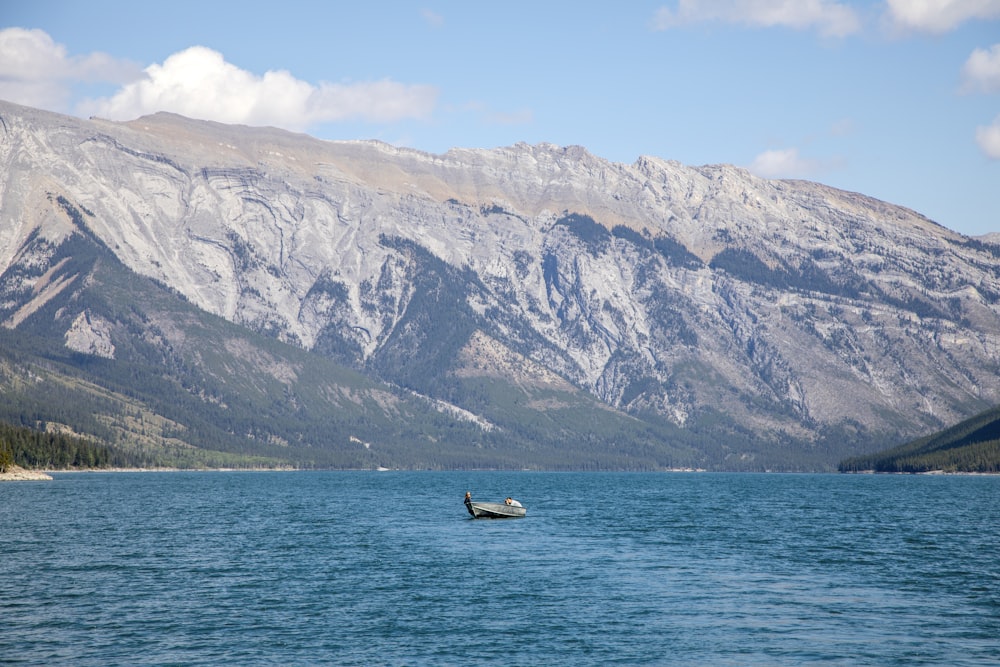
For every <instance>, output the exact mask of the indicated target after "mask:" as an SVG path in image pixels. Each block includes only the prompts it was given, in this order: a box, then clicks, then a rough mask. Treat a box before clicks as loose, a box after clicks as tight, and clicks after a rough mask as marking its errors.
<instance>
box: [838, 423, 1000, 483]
mask: <svg viewBox="0 0 1000 667" xmlns="http://www.w3.org/2000/svg"><path fill="white" fill-rule="evenodd" d="M838 468H839V469H840V471H841V472H897V473H898V472H905V473H923V472H934V471H943V472H953V473H954V472H970V473H994V474H995V473H1000V408H993V409H992V410H987V411H985V412H983V413H981V414H978V415H976V416H975V417H970V418H969V419H966V420H964V421H962V422H960V423H958V424H955V425H954V426H952V427H950V428H947V429H944V430H942V431H939V432H938V433H934V434H931V435H928V436H924V437H923V438H918V439H916V440H914V441H912V442H908V443H906V444H903V445H900V446H898V447H893V448H892V449H889V450H886V451H882V452H876V453H874V454H866V455H862V456H855V457H852V458H849V459H846V460H844V461H841V462H840V465H839V466H838Z"/></svg>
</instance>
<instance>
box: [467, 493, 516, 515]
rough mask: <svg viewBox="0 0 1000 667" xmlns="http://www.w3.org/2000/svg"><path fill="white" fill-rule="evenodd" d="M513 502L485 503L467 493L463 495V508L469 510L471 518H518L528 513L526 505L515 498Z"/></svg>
mask: <svg viewBox="0 0 1000 667" xmlns="http://www.w3.org/2000/svg"><path fill="white" fill-rule="evenodd" d="M514 503H516V504H510V505H508V504H507V503H505V502H503V503H485V502H480V501H478V500H473V499H472V498H471V496H470V495H469V494H466V496H465V509H467V510H469V514H471V515H472V518H473V519H519V518H521V517H523V516H524V515H525V514H527V513H528V508H527V507H523V506H522V505H521V504H520V503H518V502H517V501H516V500H515V501H514Z"/></svg>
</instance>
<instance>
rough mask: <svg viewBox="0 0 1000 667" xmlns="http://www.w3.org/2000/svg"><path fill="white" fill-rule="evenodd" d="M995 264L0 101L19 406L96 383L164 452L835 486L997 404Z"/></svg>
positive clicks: (597, 182)
mask: <svg viewBox="0 0 1000 667" xmlns="http://www.w3.org/2000/svg"><path fill="white" fill-rule="evenodd" d="M998 256H1000V247H998V246H995V245H992V244H990V243H988V242H986V241H985V240H983V239H972V238H967V237H964V236H962V235H960V234H957V233H955V232H952V231H950V230H948V229H947V228H946V227H944V226H941V225H939V224H936V223H934V222H932V221H929V220H927V219H925V218H923V217H922V216H920V215H919V214H917V213H915V212H913V211H909V210H907V209H904V208H900V207H897V206H893V205H891V204H887V203H885V202H880V201H877V200H873V199H870V198H867V197H864V196H862V195H858V194H854V193H848V192H843V191H838V190H834V189H832V188H829V187H826V186H823V185H820V184H816V183H809V182H802V181H768V180H762V179H759V178H755V177H753V176H752V175H750V174H749V173H747V172H746V171H743V170H740V169H736V168H733V167H728V166H705V167H687V166H683V165H680V164H678V163H675V162H668V161H664V160H661V159H658V158H652V157H642V158H640V159H638V160H637V161H636V162H635V163H634V164H632V165H624V164H618V163H611V162H608V161H605V160H602V159H600V158H598V157H595V156H593V155H590V154H589V153H587V151H586V150H584V149H582V148H579V147H568V148H561V147H556V146H551V145H538V146H528V145H517V146H512V147H509V148H503V149H496V150H466V149H461V150H459V149H456V150H453V151H450V152H448V153H446V154H444V155H429V154H425V153H420V152H418V151H412V150H406V149H400V148H395V147H392V146H387V145H385V144H380V143H376V142H327V141H319V140H316V139H312V138H310V137H307V136H304V135H296V134H291V133H287V132H283V131H278V130H274V129H267V128H247V127H237V126H226V125H220V124H216V123H208V122H199V121H193V120H189V119H185V118H182V117H179V116H174V115H170V114H157V115H155V116H151V117H146V118H141V119H139V120H136V121H133V122H130V123H111V122H107V121H101V120H96V119H95V120H89V121H86V120H80V119H75V118H69V117H65V116H59V115H56V114H50V113H46V112H41V111H37V110H33V109H28V108H25V107H19V106H16V105H12V104H7V103H0V297H2V299H0V321H2V322H3V324H4V333H3V337H4V346H3V348H2V350H3V352H4V354H6V355H7V356H8V357H9V359H8V361H7V362H6V366H5V368H6V369H8V373H7V375H6V377H7V378H8V380H7V384H6V385H5V386H6V387H7V388H9V390H12V391H13V392H14V393H13V394H11V395H16V396H22V395H26V394H24V392H26V391H27V389H26V387H28V386H30V385H27V384H24V383H23V382H22V381H21V378H23V377H24V375H25V374H28V375H31V374H32V373H34V374H40V373H42V371H45V370H46V369H51V370H52V371H53V372H57V373H59V374H60V377H62V376H65V375H69V376H72V377H74V378H76V380H74V382H71V383H69V385H70V386H71V389H72V391H74V392H76V391H77V390H79V388H80V386H83V385H79V386H78V385H77V384H75V383H76V382H80V383H84V384H86V383H91V384H94V385H95V386H97V387H101V388H106V387H109V386H110V387H111V388H110V390H111V391H112V392H113V393H114V396H115V399H114V400H119V398H118V397H119V396H129V397H130V398H131V400H138V401H139V403H140V404H141V405H142V408H141V410H150V409H151V410H152V411H153V412H155V413H156V414H157V415H159V416H160V417H162V418H164V419H166V421H164V422H163V423H164V424H170V426H169V427H168V428H166V427H164V428H161V429H160V431H159V432H161V433H165V434H167V436H168V437H169V438H170V441H169V442H170V443H172V445H176V447H177V448H179V449H177V451H178V452H180V451H183V450H184V448H186V447H192V446H193V447H195V448H198V449H205V448H212V447H215V448H216V449H218V450H219V451H227V452H235V451H240V452H244V453H246V454H248V455H253V456H258V455H259V456H263V457H265V458H267V459H268V460H296V461H313V462H315V464H316V465H347V466H355V465H360V466H368V465H389V466H392V465H403V466H424V465H429V466H455V465H484V466H488V465H502V466H514V467H532V466H542V467H549V466H556V467H616V466H625V467H652V468H657V467H670V466H694V467H720V468H728V469H747V468H749V469H764V468H783V469H816V468H824V467H832V466H835V465H836V462H837V461H839V460H840V459H842V458H843V457H845V456H848V455H851V454H855V453H859V452H862V451H871V450H872V449H876V448H878V447H881V446H885V445H889V444H893V443H897V442H901V441H905V440H908V439H911V438H913V437H916V436H919V435H922V434H925V433H928V432H932V431H934V430H937V429H940V428H942V427H944V426H946V425H947V424H951V423H955V422H956V421H959V420H961V419H964V418H966V417H969V416H971V415H974V414H976V413H978V412H980V411H982V410H983V409H986V408H988V407H991V406H993V405H995V404H997V403H1000V373H998V363H997V362H998V350H1000V346H998V341H1000V338H998V332H1000V326H998V325H1000V318H998V314H1000V261H998ZM168 301H169V304H170V305H169V306H167V305H163V304H166V303H167V302H168ZM150 303H156V304H161V305H159V306H157V307H155V308H150V307H149V306H148V304H150ZM208 322H211V324H208ZM233 341H240V342H238V343H234V342H233ZM42 348H44V349H42ZM140 359H141V361H138V360H140ZM136 364H138V366H136ZM38 369H41V370H38ZM126 369H127V370H126ZM129 377H131V379H129ZM11 378H18V379H17V380H16V381H15V380H13V379H11ZM346 378H350V380H348V379H346ZM62 382H63V385H66V384H67V383H66V381H62ZM345 383H346V384H352V383H357V387H358V389H356V390H354V389H352V390H348V389H345V388H344V385H345ZM111 385H113V386H111ZM87 386H88V390H87V391H86V392H83V393H81V394H80V395H87V396H90V397H91V398H88V399H87V400H92V401H96V400H98V399H97V398H95V397H96V396H99V395H100V391H98V390H97V389H93V390H91V389H90V388H89V385H87ZM352 386H353V384H352ZM361 387H364V389H361ZM88 392H89V393H88ZM150 392H153V393H154V394H155V395H157V396H160V397H161V398H160V399H158V400H162V405H163V406H169V407H170V408H171V409H174V410H175V411H174V413H172V414H173V416H172V417H168V416H167V415H166V414H165V413H166V408H163V407H154V406H153V404H152V402H153V400H154V399H153V397H152V395H150ZM355 392H360V393H361V394H364V393H365V392H370V395H371V396H378V397H381V398H374V397H373V398H371V399H370V401H369V400H368V399H360V398H358V396H359V394H358V393H355ZM366 395H368V394H366ZM388 395H391V396H392V400H391V401H389V400H388V399H386V400H383V399H385V397H386V396H388ZM307 397H308V398H307ZM36 398H37V397H36ZM101 400H103V399H101ZM314 401H315V402H314ZM395 401H401V402H402V403H401V405H404V406H406V407H405V408H403V407H397V406H396V404H395ZM36 403H40V399H38V400H36ZM351 405H354V406H357V405H363V406H365V410H368V409H369V408H372V409H375V408H374V407H373V406H377V409H376V413H377V414H378V415H379V416H378V417H377V418H376V417H375V416H373V415H374V414H375V413H369V412H365V415H364V416H358V415H354V416H348V415H349V413H350V409H353V408H350V409H349V406H351ZM417 405H419V406H421V407H420V408H419V409H417V408H416V407H414V406H417ZM181 406H185V407H184V410H185V412H184V413H183V414H181V413H178V412H177V411H176V409H178V408H180V407H181ZM135 409H136V410H140V408H135ZM188 409H190V412H187V411H186V410H188ZM198 411H204V412H203V414H202V415H201V417H200V418H198V420H195V418H194V416H193V415H194V414H196V413H198ZM91 413H93V411H92V410H91V411H89V412H88V411H87V410H82V411H81V415H83V414H91ZM102 414H103V413H102ZM237 414H240V415H245V416H246V417H247V418H249V417H250V416H253V415H256V416H257V419H256V420H253V419H249V421H248V420H247V419H244V418H243V417H239V418H236V417H235V415H237ZM418 414H419V415H422V416H417V415H418ZM79 418H80V419H83V417H82V416H81V417H79ZM76 419H77V417H73V418H72V419H69V418H67V419H66V420H63V421H64V423H67V424H68V425H69V426H70V427H71V428H73V429H76V428H77V423H76V421H75V420H76ZM341 419H346V420H347V422H348V423H349V424H350V427H349V428H348V427H344V426H342V421H341ZM192 420H194V421H192ZM438 420H441V421H438ZM36 421H38V422H48V421H54V422H59V421H60V420H59V419H56V418H53V417H49V416H42V415H39V417H38V419H37V420H36ZM91 421H94V422H95V423H96V422H100V423H103V424H107V423H111V422H114V420H113V419H111V418H110V417H107V416H104V417H101V419H96V418H95V419H92V420H91ZM431 422H433V423H434V424H435V425H434V426H430V425H429V424H430V423H431ZM324 424H329V425H330V428H329V429H324V426H323V425H324ZM415 424H421V425H419V426H415ZM94 429H96V426H93V427H92V428H91V430H94ZM455 429H457V431H456V430H455ZM81 430H85V429H82V427H81ZM414 430H416V431H419V432H421V433H422V434H423V436H425V437H423V436H422V437H414V436H413V433H412V431H414ZM135 432H136V431H135V429H134V428H133V425H130V426H129V427H128V428H126V429H124V430H123V431H121V438H122V439H123V442H124V440H129V441H130V442H131V439H132V438H134V433H135ZM220 433H225V434H226V435H225V437H222V436H221V435H220ZM449 433H450V434H453V435H452V436H451V437H445V435H444V434H449ZM455 433H458V435H454V434H455ZM126 434H128V435H126ZM192 434H202V436H200V439H197V438H195V437H194V435H192ZM390 434H392V435H391V436H390ZM383 438H384V439H386V441H389V440H391V441H392V442H393V443H394V444H393V445H392V447H391V448H390V447H388V445H383V450H381V451H386V452H389V451H390V450H391V455H390V454H388V453H387V454H386V455H385V456H384V457H383V458H381V459H380V458H378V457H377V456H370V455H369V452H371V451H372V450H373V449H375V445H373V444H371V443H374V442H381V441H382V439H383ZM425 440H426V441H428V442H434V443H451V444H447V445H446V444H440V445H435V447H436V448H437V449H434V448H432V449H434V451H433V452H431V451H427V452H424V450H422V449H421V447H422V445H420V444H419V443H421V442H424V441H425ZM355 441H357V442H355ZM334 443H339V444H334ZM345 443H346V444H345ZM358 443H368V444H369V445H370V446H369V447H367V448H366V447H364V445H363V444H358ZM161 444H162V443H161ZM300 445H301V446H302V447H304V448H305V449H304V450H301V451H300V450H299V449H298V447H299V446H300ZM354 445H356V446H357V447H360V449H359V450H358V451H353V452H352V453H351V455H350V456H347V455H346V452H348V451H351V450H350V449H349V447H350V446H354ZM339 447H343V448H344V449H343V450H342V451H341V450H339V449H338V448H339ZM333 451H340V452H341V453H338V454H336V455H334V454H330V452H333ZM422 452H423V453H422Z"/></svg>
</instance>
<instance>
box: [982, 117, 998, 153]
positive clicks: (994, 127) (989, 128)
mask: <svg viewBox="0 0 1000 667" xmlns="http://www.w3.org/2000/svg"><path fill="white" fill-rule="evenodd" d="M976 143H977V144H979V150H981V151H982V152H983V153H985V154H986V157H989V158H992V159H994V160H1000V116H997V117H996V118H994V119H993V123H992V124H991V125H981V126H980V127H977V128H976Z"/></svg>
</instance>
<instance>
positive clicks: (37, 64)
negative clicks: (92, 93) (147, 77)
mask: <svg viewBox="0 0 1000 667" xmlns="http://www.w3.org/2000/svg"><path fill="white" fill-rule="evenodd" d="M140 74H141V70H140V68H139V66H138V65H136V64H134V63H131V62H129V61H124V60H116V59H115V58H112V57H111V56H109V55H107V54H104V53H91V54H89V55H85V56H73V57H70V56H68V55H67V54H66V47H64V46H63V45H62V44H56V43H55V42H54V41H53V40H52V38H51V37H50V36H49V35H48V34H47V33H45V32H44V31H42V30H26V29H24V28H5V29H3V30H0V99H5V100H7V101H10V102H16V103H18V104H24V105H26V106H32V107H38V108H42V109H49V110H57V111H64V110H65V109H64V107H65V105H66V103H67V102H68V100H69V98H70V93H71V90H70V88H71V86H72V85H73V84H74V83H77V82H89V83H113V84H123V83H127V82H129V81H132V80H134V79H135V78H136V77H138V76H139V75H140Z"/></svg>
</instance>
